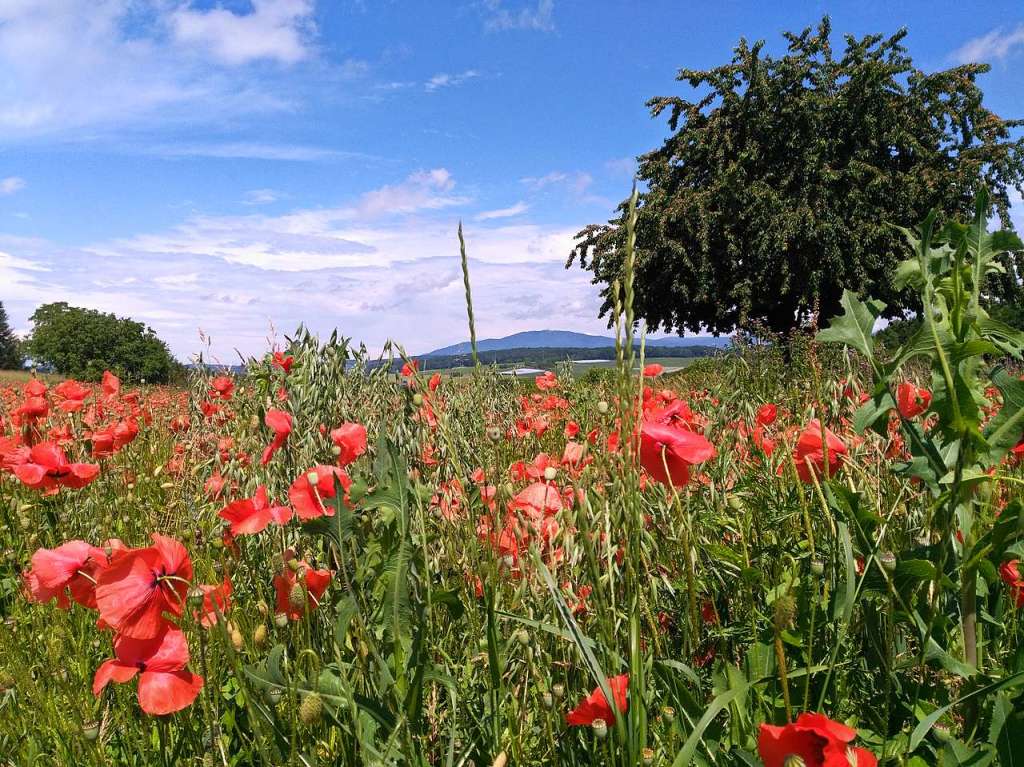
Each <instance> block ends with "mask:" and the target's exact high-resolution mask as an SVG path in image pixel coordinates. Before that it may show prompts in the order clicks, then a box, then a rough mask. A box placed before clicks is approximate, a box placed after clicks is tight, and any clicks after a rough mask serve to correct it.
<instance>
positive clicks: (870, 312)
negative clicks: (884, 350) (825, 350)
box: [817, 290, 885, 359]
mask: <svg viewBox="0 0 1024 767" xmlns="http://www.w3.org/2000/svg"><path fill="white" fill-rule="evenodd" d="M841 303H842V306H843V310H844V311H843V314H842V315H841V316H839V317H835V318H833V320H832V323H831V324H830V325H829V327H827V328H826V329H825V330H822V331H821V332H820V333H818V336H817V340H818V342H819V343H823V344H829V343H831V344H845V345H846V346H849V347H851V348H853V349H856V350H857V351H859V352H860V353H861V354H863V355H864V356H865V357H867V358H868V359H873V358H874V353H875V339H874V338H872V336H871V333H872V331H873V330H874V328H875V320H877V319H878V317H879V315H881V313H882V311H883V310H884V309H885V304H883V303H882V302H881V301H875V300H873V299H868V301H866V302H865V301H861V300H860V299H859V298H857V294H856V293H853V292H852V291H850V290H844V291H843V297H842V299H841Z"/></svg>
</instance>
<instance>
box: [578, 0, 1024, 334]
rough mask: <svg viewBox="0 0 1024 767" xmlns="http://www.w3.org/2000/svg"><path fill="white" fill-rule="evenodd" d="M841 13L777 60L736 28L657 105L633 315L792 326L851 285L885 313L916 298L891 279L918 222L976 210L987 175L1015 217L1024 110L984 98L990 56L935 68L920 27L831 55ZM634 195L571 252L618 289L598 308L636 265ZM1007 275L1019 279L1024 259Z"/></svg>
mask: <svg viewBox="0 0 1024 767" xmlns="http://www.w3.org/2000/svg"><path fill="white" fill-rule="evenodd" d="M830 33H831V30H830V25H829V21H828V19H827V18H825V19H824V20H822V22H821V24H820V25H819V26H818V27H817V28H816V29H810V28H809V29H806V30H804V31H803V32H802V33H800V34H793V33H787V34H786V35H785V38H786V41H787V42H788V50H787V51H786V53H785V54H784V55H782V56H779V57H773V56H769V55H766V54H765V53H764V52H763V45H764V44H763V42H757V43H755V44H754V45H752V46H751V45H748V43H747V42H746V41H745V40H740V42H739V44H738V45H737V47H736V49H735V55H734V56H733V59H732V61H731V62H730V63H729V64H725V65H724V66H719V67H715V68H714V69H708V70H692V69H683V70H681V71H680V72H679V75H678V78H677V79H679V80H681V81H683V82H686V83H687V84H689V86H690V87H692V88H694V89H696V91H697V96H696V98H695V100H686V99H683V98H680V97H677V96H666V97H660V98H655V99H652V100H651V101H649V102H648V106H649V107H650V109H651V112H652V114H653V116H655V117H657V116H658V115H662V114H663V113H667V115H668V126H669V129H670V130H671V131H672V135H671V136H670V137H669V138H668V139H666V140H665V142H664V143H663V145H662V146H661V147H660V148H658V149H655V150H654V151H652V152H650V153H648V154H645V155H642V156H641V157H640V158H638V160H639V169H638V178H639V180H640V187H641V193H640V196H639V203H638V214H637V215H638V218H637V229H636V248H637V249H636V268H635V298H634V308H635V312H636V316H637V317H638V318H643V319H645V320H646V321H647V324H648V326H649V327H651V328H657V327H659V326H660V327H663V328H664V329H665V330H667V331H670V332H671V331H676V332H679V333H680V334H682V333H683V332H685V331H690V332H697V331H700V330H709V331H712V332H715V333H724V332H730V331H732V330H733V329H735V328H749V327H753V326H755V325H761V326H766V327H768V328H769V329H771V330H774V331H777V332H785V331H788V330H790V329H792V328H793V327H795V326H798V325H799V324H801V323H802V322H805V321H806V320H807V319H808V318H809V317H810V316H812V315H813V313H814V311H815V310H816V309H818V310H820V312H821V313H822V315H823V316H824V317H831V316H833V315H834V314H837V313H838V306H839V304H838V302H839V298H840V296H841V295H842V291H843V288H850V289H852V290H855V291H864V292H866V293H869V294H870V295H872V296H874V297H876V298H879V299H881V300H883V301H884V302H885V303H886V304H887V305H888V307H889V309H888V313H889V316H900V315H901V314H902V313H903V312H905V311H908V310H909V311H912V310H913V309H914V308H915V305H914V298H913V296H911V295H909V294H907V293H900V292H898V291H897V290H896V289H895V288H894V287H893V283H892V276H893V272H894V268H895V266H896V264H897V262H898V261H900V260H902V259H903V258H904V257H905V253H904V247H905V245H904V243H903V239H902V237H903V236H902V235H901V234H900V233H899V232H897V231H896V230H895V229H894V228H892V227H888V226H884V225H882V224H883V223H890V224H897V225H902V226H915V225H916V224H917V223H918V222H920V221H922V220H923V219H924V218H925V216H926V215H927V214H928V212H929V211H930V210H933V209H934V210H937V211H939V213H940V218H949V217H954V216H960V217H964V218H967V217H969V216H970V214H971V212H972V202H973V196H974V192H975V190H976V189H977V187H978V185H979V184H982V183H983V184H985V185H987V186H988V188H989V189H990V190H991V194H992V199H993V201H994V206H995V212H996V214H997V215H998V216H999V218H1000V219H1001V221H1002V224H1003V225H1004V226H1005V227H1009V226H1010V221H1009V216H1008V208H1009V199H1008V195H1007V191H1008V189H1009V188H1011V187H1014V188H1017V189H1020V188H1021V186H1022V183H1024V139H1021V138H1015V135H1016V133H1017V130H1016V129H1018V128H1019V127H1020V126H1021V125H1022V124H1024V121H1019V120H1004V119H1002V118H1001V117H999V116H998V115H996V114H993V113H992V112H991V111H990V110H989V109H987V108H986V107H985V106H984V105H983V103H982V92H981V90H980V89H979V88H978V86H977V84H976V82H975V81H976V78H977V76H978V75H979V74H981V73H984V72H986V71H988V66H987V65H984V64H966V65H964V66H958V67H955V68H953V69H949V70H946V71H942V72H935V73H932V74H926V73H924V72H922V71H920V70H918V69H916V68H915V67H914V65H913V62H912V61H911V58H910V56H909V55H908V54H907V51H906V49H905V48H904V47H903V45H902V40H903V38H904V36H905V34H906V32H905V31H900V32H899V33H897V34H896V35H893V36H892V37H884V36H882V35H870V36H867V37H864V38H861V39H855V38H853V37H851V36H847V37H846V38H845V48H844V50H843V52H842V53H841V54H839V55H837V54H835V53H833V50H832V46H831V43H830ZM625 211H626V203H623V204H622V205H620V206H619V208H618V213H617V217H616V218H614V219H613V220H611V221H610V222H609V223H608V224H607V225H598V224H594V225H591V226H588V227H587V228H585V229H584V230H583V231H581V232H580V233H579V234H578V235H577V246H576V247H575V249H574V250H573V252H572V254H571V255H570V257H569V261H568V263H567V267H568V266H571V265H572V263H573V262H574V261H578V263H579V264H580V265H581V266H583V267H584V268H585V269H588V270H590V271H592V272H593V274H594V282H595V283H597V284H602V285H604V288H603V291H602V295H603V298H604V304H603V306H602V309H601V313H602V315H604V314H605V313H607V312H608V311H609V310H610V309H611V307H612V306H613V296H612V285H613V284H614V281H615V280H616V279H618V278H620V277H621V276H622V268H623V248H622V245H623V242H624V238H625V232H624V229H625V227H624V226H622V223H623V216H624V215H625ZM1007 260H1008V261H1010V262H1012V263H1010V264H1009V266H1010V268H1009V269H1008V270H1007V273H1006V275H1004V276H1003V277H1002V278H1000V280H998V281H997V282H996V283H995V284H994V285H993V286H992V289H993V296H992V297H993V298H998V299H1003V300H1005V299H1012V298H1013V297H1014V296H1015V295H1019V291H1020V287H1019V285H1020V281H1019V277H1020V267H1021V266H1024V254H1020V253H1016V254H1010V256H1008V258H1007Z"/></svg>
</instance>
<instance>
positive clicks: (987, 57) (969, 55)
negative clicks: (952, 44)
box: [953, 23, 1024, 64]
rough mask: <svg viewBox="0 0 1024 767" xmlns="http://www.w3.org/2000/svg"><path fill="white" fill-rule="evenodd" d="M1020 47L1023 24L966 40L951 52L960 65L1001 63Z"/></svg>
mask: <svg viewBox="0 0 1024 767" xmlns="http://www.w3.org/2000/svg"><path fill="white" fill-rule="evenodd" d="M1022 46H1024V23H1022V24H1018V25H1017V26H1016V27H1015V28H1013V29H1010V30H1006V29H1004V28H1002V27H999V28H997V29H993V30H992V31H991V32H989V33H987V34H984V35H982V36H981V37H975V38H973V39H971V40H968V41H967V42H966V43H964V44H963V45H962V46H960V47H959V48H958V49H957V50H956V51H954V52H953V59H954V61H956V62H958V63H960V64H972V63H991V62H992V61H1003V60H1005V59H1006V58H1007V57H1008V56H1010V54H1011V53H1013V52H1014V51H1015V50H1016V49H1018V48H1020V47H1022Z"/></svg>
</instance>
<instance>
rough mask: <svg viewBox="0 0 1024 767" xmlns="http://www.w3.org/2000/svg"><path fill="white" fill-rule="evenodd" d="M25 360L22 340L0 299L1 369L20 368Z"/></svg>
mask: <svg viewBox="0 0 1024 767" xmlns="http://www.w3.org/2000/svg"><path fill="white" fill-rule="evenodd" d="M24 362H25V360H24V358H23V357H22V355H21V342H20V341H19V340H18V337H17V336H16V335H14V331H13V330H11V326H10V323H9V322H8V320H7V310H6V309H4V303H3V301H0V370H20V369H21V367H22V365H23V364H24Z"/></svg>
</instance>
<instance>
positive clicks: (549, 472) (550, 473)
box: [544, 466, 558, 482]
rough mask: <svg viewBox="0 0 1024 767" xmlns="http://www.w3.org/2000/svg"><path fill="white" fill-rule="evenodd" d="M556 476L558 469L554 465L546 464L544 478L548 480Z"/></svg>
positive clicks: (550, 480) (552, 479)
mask: <svg viewBox="0 0 1024 767" xmlns="http://www.w3.org/2000/svg"><path fill="white" fill-rule="evenodd" d="M557 476H558V469H556V468H555V467H554V466H548V467H547V468H545V469H544V479H546V480H547V481H548V482H552V481H554V479H555V477H557Z"/></svg>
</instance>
